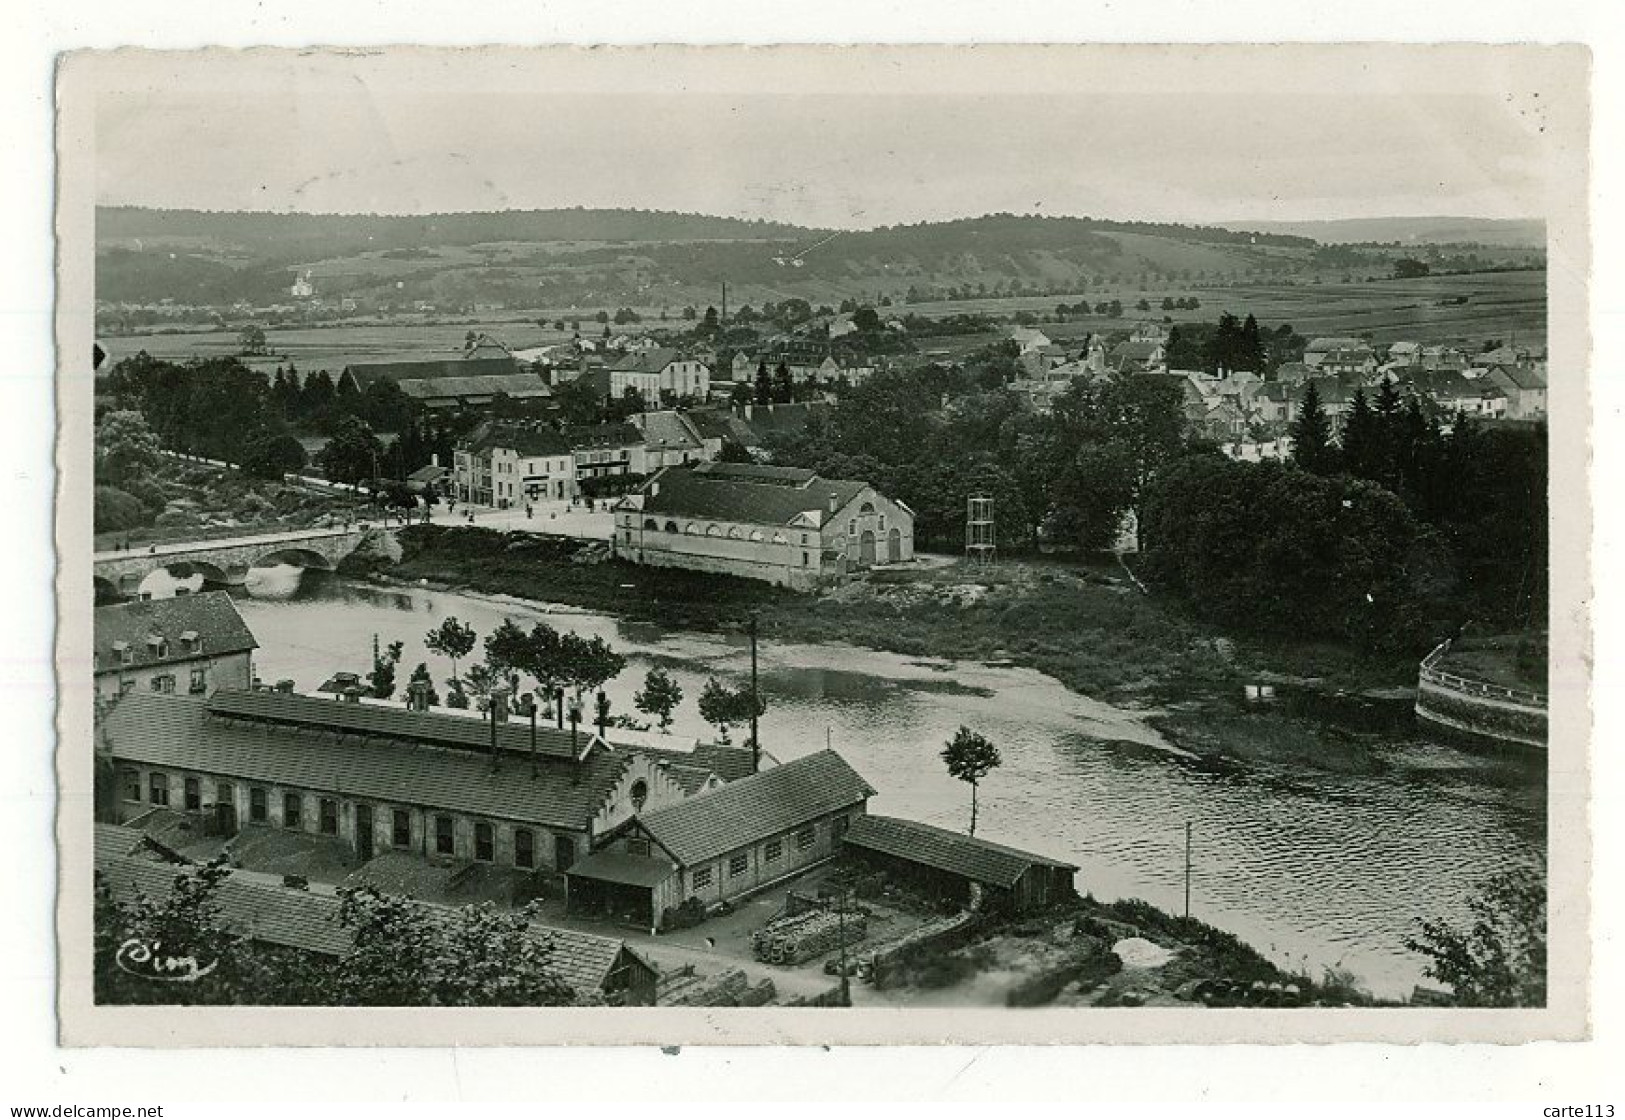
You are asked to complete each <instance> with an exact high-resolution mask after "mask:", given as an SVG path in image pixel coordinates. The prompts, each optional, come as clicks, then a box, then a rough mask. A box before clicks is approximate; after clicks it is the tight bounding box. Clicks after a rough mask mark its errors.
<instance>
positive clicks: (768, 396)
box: [756, 360, 773, 405]
mask: <svg viewBox="0 0 1625 1120" xmlns="http://www.w3.org/2000/svg"><path fill="white" fill-rule="evenodd" d="M756 403H757V404H758V405H765V404H772V403H773V382H772V381H771V380H769V378H768V373H767V362H766V361H765V360H763V361H760V362H757V363H756Z"/></svg>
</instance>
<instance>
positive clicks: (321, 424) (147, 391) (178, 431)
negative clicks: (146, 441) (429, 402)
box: [98, 351, 469, 482]
mask: <svg viewBox="0 0 1625 1120" xmlns="http://www.w3.org/2000/svg"><path fill="white" fill-rule="evenodd" d="M98 396H99V400H98V407H99V408H101V410H102V411H103V413H104V414H105V413H107V412H117V411H134V412H138V413H139V414H140V415H141V416H142V418H143V419H144V420H145V422H146V424H147V426H148V427H149V428H150V429H151V430H152V432H153V434H154V435H155V436H156V437H157V439H158V441H159V443H161V444H162V445H163V446H164V447H165V448H167V449H169V450H171V451H178V452H181V453H183V454H188V455H200V456H203V457H205V458H209V459H218V460H221V461H223V462H227V463H232V464H234V465H236V466H240V467H242V468H243V469H244V470H245V471H247V472H248V473H249V474H252V475H255V476H256V477H262V478H280V477H281V476H282V475H283V474H286V473H288V472H291V471H297V470H300V469H302V468H303V467H305V466H306V465H307V457H306V454H305V450H304V447H303V445H302V444H301V443H300V442H299V440H298V438H297V436H296V434H295V433H296V432H298V431H314V432H322V433H330V434H332V435H333V436H334V437H335V441H338V440H339V439H340V438H341V437H342V438H343V439H344V440H346V441H348V442H350V443H354V444H357V445H358V446H360V447H361V448H362V449H363V450H364V451H365V458H366V469H365V471H364V472H362V473H357V472H358V471H360V470H361V467H360V463H359V462H357V463H356V464H355V468H354V469H349V470H346V471H345V475H346V476H345V477H342V478H335V481H342V482H356V481H360V479H361V478H371V477H384V478H397V479H399V478H404V477H405V476H406V475H407V474H408V473H410V472H411V471H413V470H416V469H417V468H418V467H420V466H423V465H424V464H425V463H427V462H429V461H430V460H431V458H432V457H433V456H434V455H439V456H440V462H441V463H443V464H446V465H450V463H451V461H452V452H453V448H454V447H455V445H456V440H457V437H458V436H459V435H461V434H462V431H463V429H464V428H465V427H466V426H467V424H468V423H469V421H468V419H467V418H463V417H456V416H449V417H434V418H430V417H428V416H426V415H424V414H423V413H422V411H421V409H419V408H418V406H417V405H416V404H415V403H413V402H412V401H411V400H410V399H409V398H408V397H407V396H406V395H405V394H403V393H402V392H401V391H400V387H399V386H398V385H396V384H395V383H394V382H392V381H389V380H388V379H382V378H381V379H379V380H378V381H375V382H373V383H372V384H371V385H369V386H368V387H367V388H366V390H365V391H361V392H358V391H355V390H354V389H353V388H352V387H350V385H349V383H348V382H342V383H340V384H335V382H334V380H333V378H332V377H331V376H330V375H329V374H328V373H327V371H326V370H318V371H317V372H315V373H312V374H308V375H305V376H303V377H301V376H300V375H299V374H298V372H297V371H296V370H294V369H292V368H291V367H290V368H289V369H286V370H284V369H282V368H281V367H278V368H277V370H276V373H275V374H274V375H273V377H272V378H271V380H270V381H269V382H267V380H266V378H265V376H264V374H262V373H259V372H256V371H255V370H252V369H249V368H248V367H247V366H245V365H243V364H242V363H241V362H240V361H238V360H237V359H236V358H194V359H191V360H189V361H186V362H169V361H162V360H160V359H157V358H153V357H152V356H151V355H149V354H147V353H146V352H145V351H143V352H141V353H139V354H137V355H135V356H134V357H130V358H126V359H124V360H123V361H120V362H119V363H118V364H117V365H115V366H114V367H113V369H112V370H111V372H110V373H109V374H108V376H107V378H106V381H105V382H104V383H103V385H102V386H100V392H99V395H98ZM362 432H364V433H365V436H366V438H361V437H360V434H359V433H362ZM377 432H390V433H394V438H393V439H391V440H390V441H389V442H388V443H384V442H382V441H380V440H378V438H377V435H376V433H377ZM368 439H370V440H372V441H375V442H376V446H373V445H372V444H371V443H368ZM347 461H348V460H347Z"/></svg>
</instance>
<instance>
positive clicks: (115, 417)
mask: <svg viewBox="0 0 1625 1120" xmlns="http://www.w3.org/2000/svg"><path fill="white" fill-rule="evenodd" d="M162 462H163V449H162V448H161V447H159V445H158V436H157V435H156V434H155V433H154V432H153V430H152V428H150V427H149V426H148V425H147V418H146V417H145V416H143V415H142V414H141V413H139V412H135V411H131V410H124V409H121V410H119V411H116V412H108V413H105V414H103V416H102V418H101V420H100V421H99V422H98V423H97V424H96V439H95V475H96V481H97V482H99V483H103V484H105V485H110V486H120V485H123V484H124V483H126V482H129V481H130V480H132V479H136V478H149V477H151V475H152V473H153V472H154V471H155V470H157V469H158V465H159V464H160V463H162Z"/></svg>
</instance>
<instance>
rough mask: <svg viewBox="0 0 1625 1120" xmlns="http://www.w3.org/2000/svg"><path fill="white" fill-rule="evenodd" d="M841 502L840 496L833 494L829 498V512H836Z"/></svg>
mask: <svg viewBox="0 0 1625 1120" xmlns="http://www.w3.org/2000/svg"><path fill="white" fill-rule="evenodd" d="M840 500H841V499H840V495H838V494H831V495H830V496H829V511H830V512H831V513H834V512H835V506H836V503H838V502H839V501H840Z"/></svg>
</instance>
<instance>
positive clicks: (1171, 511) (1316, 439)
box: [1140, 386, 1548, 654]
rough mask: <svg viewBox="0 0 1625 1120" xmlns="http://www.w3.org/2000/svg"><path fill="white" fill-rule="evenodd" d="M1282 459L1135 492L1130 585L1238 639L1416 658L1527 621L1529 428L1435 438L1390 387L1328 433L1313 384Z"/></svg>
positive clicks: (1532, 534) (1533, 522) (1542, 477)
mask: <svg viewBox="0 0 1625 1120" xmlns="http://www.w3.org/2000/svg"><path fill="white" fill-rule="evenodd" d="M1292 438H1293V440H1294V457H1293V461H1292V462H1291V463H1284V464H1283V463H1275V462H1265V463H1245V462H1235V461H1232V460H1230V459H1227V458H1225V457H1223V456H1220V455H1218V454H1207V455H1199V456H1193V457H1187V458H1184V459H1182V460H1180V461H1178V462H1177V463H1175V464H1174V465H1173V466H1172V467H1171V468H1170V469H1169V470H1167V471H1165V472H1164V473H1162V474H1161V475H1160V476H1159V477H1157V478H1156V479H1155V480H1154V481H1153V482H1152V483H1151V485H1150V486H1148V487H1147V490H1146V495H1145V501H1144V504H1143V506H1142V509H1141V530H1142V536H1143V539H1144V543H1145V548H1144V552H1143V555H1142V557H1141V569H1140V570H1141V572H1142V575H1143V578H1144V579H1145V580H1146V582H1147V583H1148V584H1150V585H1151V586H1152V587H1153V588H1156V589H1158V590H1160V591H1163V592H1166V593H1169V594H1172V595H1175V596H1177V597H1178V598H1179V599H1180V600H1182V601H1183V602H1184V603H1185V604H1186V605H1187V607H1188V608H1189V609H1190V611H1191V612H1192V613H1193V614H1196V615H1197V616H1199V617H1202V618H1205V619H1208V620H1209V621H1212V622H1217V623H1220V624H1222V625H1226V626H1232V627H1236V628H1239V629H1244V630H1252V631H1257V632H1262V633H1271V634H1279V635H1291V636H1307V637H1333V638H1339V639H1343V640H1347V641H1350V642H1353V643H1355V644H1356V645H1358V646H1359V647H1361V648H1364V649H1368V650H1375V651H1385V652H1404V653H1407V654H1415V653H1417V652H1420V651H1422V650H1425V649H1426V648H1427V647H1428V646H1430V645H1431V644H1433V643H1435V642H1437V641H1439V640H1440V639H1441V638H1444V637H1447V636H1449V635H1450V634H1452V633H1454V632H1456V631H1457V630H1458V629H1459V628H1460V627H1461V626H1462V624H1463V623H1465V622H1467V621H1469V620H1471V621H1474V622H1476V623H1478V624H1480V625H1486V626H1490V627H1498V628H1509V629H1522V628H1536V629H1538V628H1540V627H1541V626H1542V620H1543V618H1544V615H1545V609H1546V602H1547V577H1548V563H1547V499H1546V432H1545V429H1544V426H1530V427H1509V426H1495V427H1481V426H1480V425H1477V424H1475V423H1472V422H1471V421H1468V420H1467V419H1465V418H1463V417H1457V418H1455V420H1454V423H1453V424H1452V425H1451V427H1450V429H1449V430H1448V431H1446V430H1444V429H1443V428H1442V427H1441V426H1440V424H1439V422H1438V419H1437V418H1436V417H1435V416H1434V415H1432V414H1431V413H1430V412H1429V410H1427V409H1426V408H1424V407H1423V405H1422V403H1421V402H1420V401H1419V400H1417V399H1416V398H1415V397H1414V396H1413V397H1409V398H1406V399H1403V400H1402V399H1401V398H1400V396H1399V394H1398V393H1397V392H1396V391H1394V390H1393V388H1392V387H1391V386H1389V387H1387V388H1385V389H1384V390H1383V391H1382V392H1381V393H1380V394H1379V399H1378V404H1377V405H1376V406H1374V407H1373V406H1371V405H1368V404H1367V403H1366V401H1365V399H1364V395H1363V393H1362V394H1357V397H1356V401H1355V405H1354V410H1353V412H1352V413H1351V414H1350V416H1349V417H1348V418H1347V419H1346V420H1345V422H1344V424H1343V426H1342V429H1341V431H1340V432H1334V430H1333V426H1332V424H1331V421H1330V420H1329V419H1328V417H1327V416H1326V415H1325V414H1324V412H1323V411H1322V410H1321V409H1320V408H1319V405H1318V402H1316V401H1315V400H1314V394H1313V392H1312V391H1310V392H1307V393H1306V399H1305V401H1304V412H1303V415H1302V416H1301V417H1300V419H1299V420H1298V421H1297V422H1295V424H1294V426H1293V431H1292Z"/></svg>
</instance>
